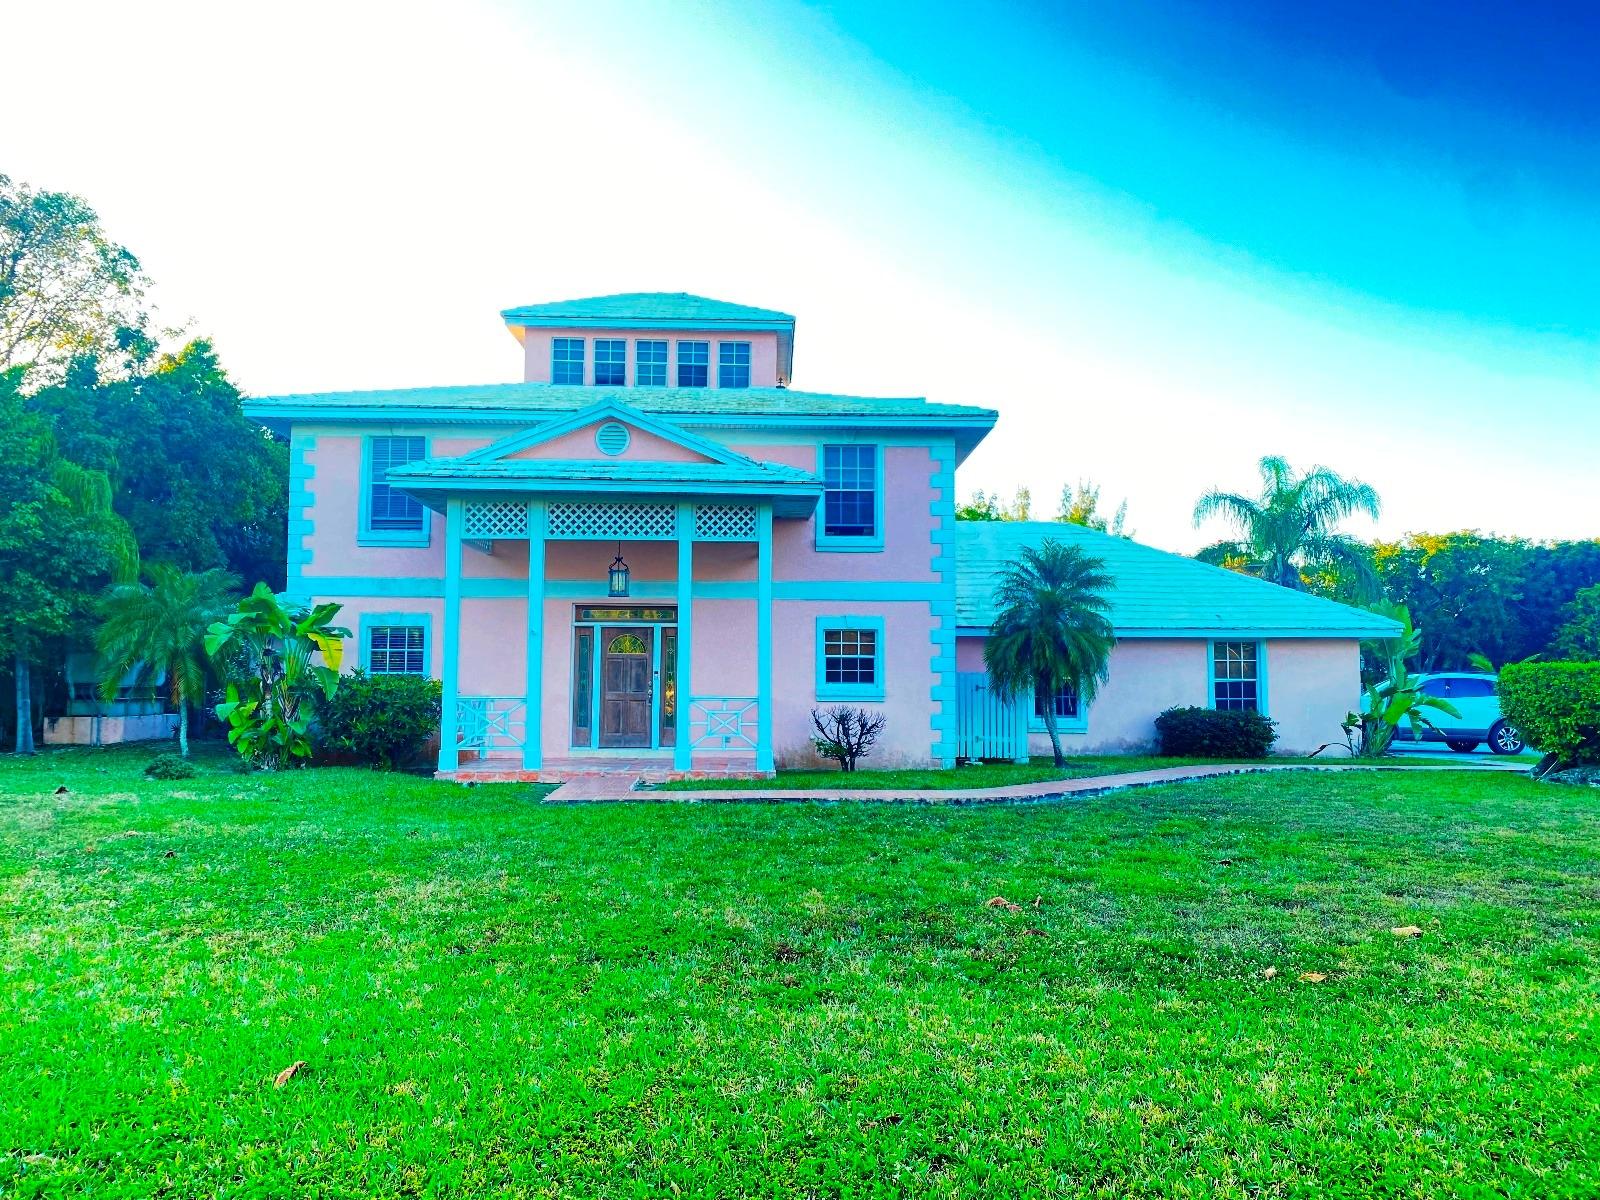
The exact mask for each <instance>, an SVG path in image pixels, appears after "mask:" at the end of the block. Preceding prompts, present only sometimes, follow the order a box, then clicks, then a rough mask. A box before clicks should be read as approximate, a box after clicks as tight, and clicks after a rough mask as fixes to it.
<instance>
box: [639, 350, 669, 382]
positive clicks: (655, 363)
mask: <svg viewBox="0 0 1600 1200" xmlns="http://www.w3.org/2000/svg"><path fill="white" fill-rule="evenodd" d="M633 362H634V368H633V381H634V383H635V384H637V385H638V386H639V387H666V386H667V344H666V343H665V342H657V341H650V340H641V341H637V342H635V343H634V344H633Z"/></svg>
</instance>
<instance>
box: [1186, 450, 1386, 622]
mask: <svg viewBox="0 0 1600 1200" xmlns="http://www.w3.org/2000/svg"><path fill="white" fill-rule="evenodd" d="M1378 510H1379V502H1378V493H1377V492H1375V491H1373V490H1372V488H1371V487H1370V486H1369V485H1367V484H1365V483H1362V482H1361V481H1360V480H1358V479H1346V478H1344V476H1342V475H1338V474H1336V473H1335V472H1333V471H1330V470H1328V468H1327V467H1312V468H1311V470H1309V471H1307V472H1306V473H1305V474H1304V475H1300V474H1297V473H1296V472H1295V470H1294V469H1293V468H1292V467H1290V466H1289V464H1288V463H1287V462H1285V461H1284V460H1283V459H1282V458H1280V457H1278V456H1277V455H1275V454H1269V455H1268V456H1267V457H1265V458H1263V459H1262V460H1261V494H1260V495H1259V496H1257V497H1254V498H1252V497H1250V496H1241V495H1239V494H1238V493H1237V492H1222V491H1218V490H1216V489H1215V488H1213V489H1212V490H1211V491H1209V492H1207V493H1206V494H1205V495H1203V496H1201V497H1200V500H1199V502H1198V503H1196V504H1195V506H1194V523H1195V526H1196V527H1197V528H1198V527H1199V526H1200V525H1201V524H1202V523H1204V522H1205V521H1207V520H1209V519H1210V518H1211V517H1217V516H1220V517H1223V518H1225V519H1226V520H1227V521H1228V523H1229V524H1231V525H1232V526H1233V528H1234V532H1235V534H1236V537H1235V538H1233V539H1231V540H1227V541H1221V542H1217V543H1215V544H1214V545H1211V546H1207V547H1206V548H1205V549H1204V550H1202V551H1200V553H1199V554H1198V555H1196V557H1197V558H1199V559H1200V560H1201V561H1203V562H1209V563H1213V564H1215V565H1217V566H1226V567H1233V568H1235V569H1237V570H1242V571H1243V572H1244V573H1245V574H1248V575H1255V576H1258V577H1259V578H1261V579H1266V580H1269V581H1271V582H1272V583H1276V584H1281V585H1282V586H1283V587H1287V588H1294V589H1296V590H1297V591H1306V590H1308V589H1307V586H1306V581H1305V577H1304V574H1303V573H1304V572H1306V571H1317V570H1328V571H1331V572H1332V573H1334V574H1335V575H1336V576H1342V577H1345V578H1347V579H1349V580H1350V582H1351V583H1352V584H1354V585H1355V588H1356V590H1357V591H1358V592H1362V593H1365V594H1367V595H1369V596H1370V595H1375V594H1376V593H1377V591H1378V581H1377V576H1376V574H1375V573H1374V571H1373V569H1372V562H1371V559H1370V557H1369V556H1368V553H1367V549H1366V547H1365V546H1363V545H1362V544H1361V543H1360V542H1359V541H1357V540H1356V539H1355V538H1353V537H1351V536H1350V535H1349V534H1346V533H1340V532H1339V531H1338V529H1337V526H1338V524H1339V522H1340V521H1343V520H1344V519H1345V518H1346V517H1350V516H1353V515H1355V514H1356V513H1365V514H1366V515H1367V516H1369V517H1372V518H1373V519H1374V520H1376V519H1377V516H1378Z"/></svg>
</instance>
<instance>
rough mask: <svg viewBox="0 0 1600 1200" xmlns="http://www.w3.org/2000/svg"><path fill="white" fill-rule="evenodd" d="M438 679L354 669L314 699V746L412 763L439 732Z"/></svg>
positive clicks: (392, 764)
mask: <svg viewBox="0 0 1600 1200" xmlns="http://www.w3.org/2000/svg"><path fill="white" fill-rule="evenodd" d="M439 697H440V687H439V681H438V680H436V679H425V678H423V677H422V676H421V675H368V674H366V673H365V672H362V671H356V672H353V673H352V674H350V675H347V676H345V678H344V679H343V680H342V681H341V683H340V686H339V690H338V691H336V692H334V693H333V695H332V696H330V697H326V698H319V699H318V701H317V729H316V742H317V749H318V750H319V751H320V752H321V753H322V754H325V755H331V756H333V757H336V758H343V759H350V760H354V761H355V762H359V763H365V764H367V765H368V766H374V767H383V768H385V769H388V770H393V769H394V768H396V767H404V766H409V765H410V764H411V763H413V762H415V761H416V759H417V756H418V754H419V753H420V752H421V750H422V747H423V746H424V744H426V742H427V741H428V739H429V738H430V737H432V736H433V735H434V734H435V733H437V732H438V731H439Z"/></svg>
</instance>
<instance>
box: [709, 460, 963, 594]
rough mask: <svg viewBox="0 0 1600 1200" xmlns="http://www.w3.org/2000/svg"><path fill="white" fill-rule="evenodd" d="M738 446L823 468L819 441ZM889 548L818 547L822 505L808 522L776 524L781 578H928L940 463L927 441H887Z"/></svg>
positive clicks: (776, 565)
mask: <svg viewBox="0 0 1600 1200" xmlns="http://www.w3.org/2000/svg"><path fill="white" fill-rule="evenodd" d="M733 449H734V450H736V451H737V452H738V453H740V454H743V455H746V456H747V457H750V458H757V459H763V460H765V461H767V462H775V463H781V464H783V465H784V466H789V467H798V468H800V469H801V470H804V471H813V472H816V471H820V469H821V464H820V463H819V462H818V455H819V454H820V450H819V449H818V447H817V446H816V445H815V444H809V445H794V446H771V445H740V444H738V443H737V442H735V443H734V444H733ZM883 459H884V462H883V534H884V538H883V552H882V553H874V554H860V553H855V552H851V551H835V550H821V551H819V550H818V549H817V520H818V518H819V516H820V514H821V510H822V506H821V505H820V504H819V505H818V506H817V512H816V513H814V514H813V515H812V516H810V517H807V518H806V519H805V520H803V521H779V522H777V523H776V524H774V525H773V528H772V570H773V578H775V579H847V580H852V581H854V580H895V581H897V582H907V583H928V582H931V581H933V580H934V579H936V578H937V576H935V574H934V571H933V560H934V558H935V557H936V550H935V547H934V544H933V531H934V530H935V529H936V528H937V527H938V520H937V519H936V518H935V517H934V515H933V507H932V505H933V502H934V500H935V499H937V497H938V493H937V492H936V491H935V490H934V486H933V477H934V473H935V469H936V467H935V463H934V459H933V454H932V453H931V452H930V451H929V449H928V448H927V447H926V446H886V447H884V451H883Z"/></svg>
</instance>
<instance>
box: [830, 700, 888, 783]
mask: <svg viewBox="0 0 1600 1200" xmlns="http://www.w3.org/2000/svg"><path fill="white" fill-rule="evenodd" d="M811 724H812V726H813V727H814V728H815V729H816V731H817V736H816V737H814V738H812V739H811V744H812V745H813V746H815V747H816V749H817V753H818V754H820V755H822V757H823V758H831V759H833V760H834V762H836V763H838V764H839V769H840V770H842V771H854V770H855V769H856V762H857V760H859V759H863V758H865V757H866V756H867V755H869V754H871V753H872V747H873V745H874V744H875V743H876V742H877V740H878V735H879V734H881V733H882V732H883V727H884V726H885V725H887V724H888V718H887V717H885V716H884V715H883V714H882V713H875V712H871V711H869V710H867V709H865V708H851V707H849V706H848V705H844V704H841V705H838V706H836V707H834V708H830V709H827V710H823V709H819V708H813V709H812V710H811Z"/></svg>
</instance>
